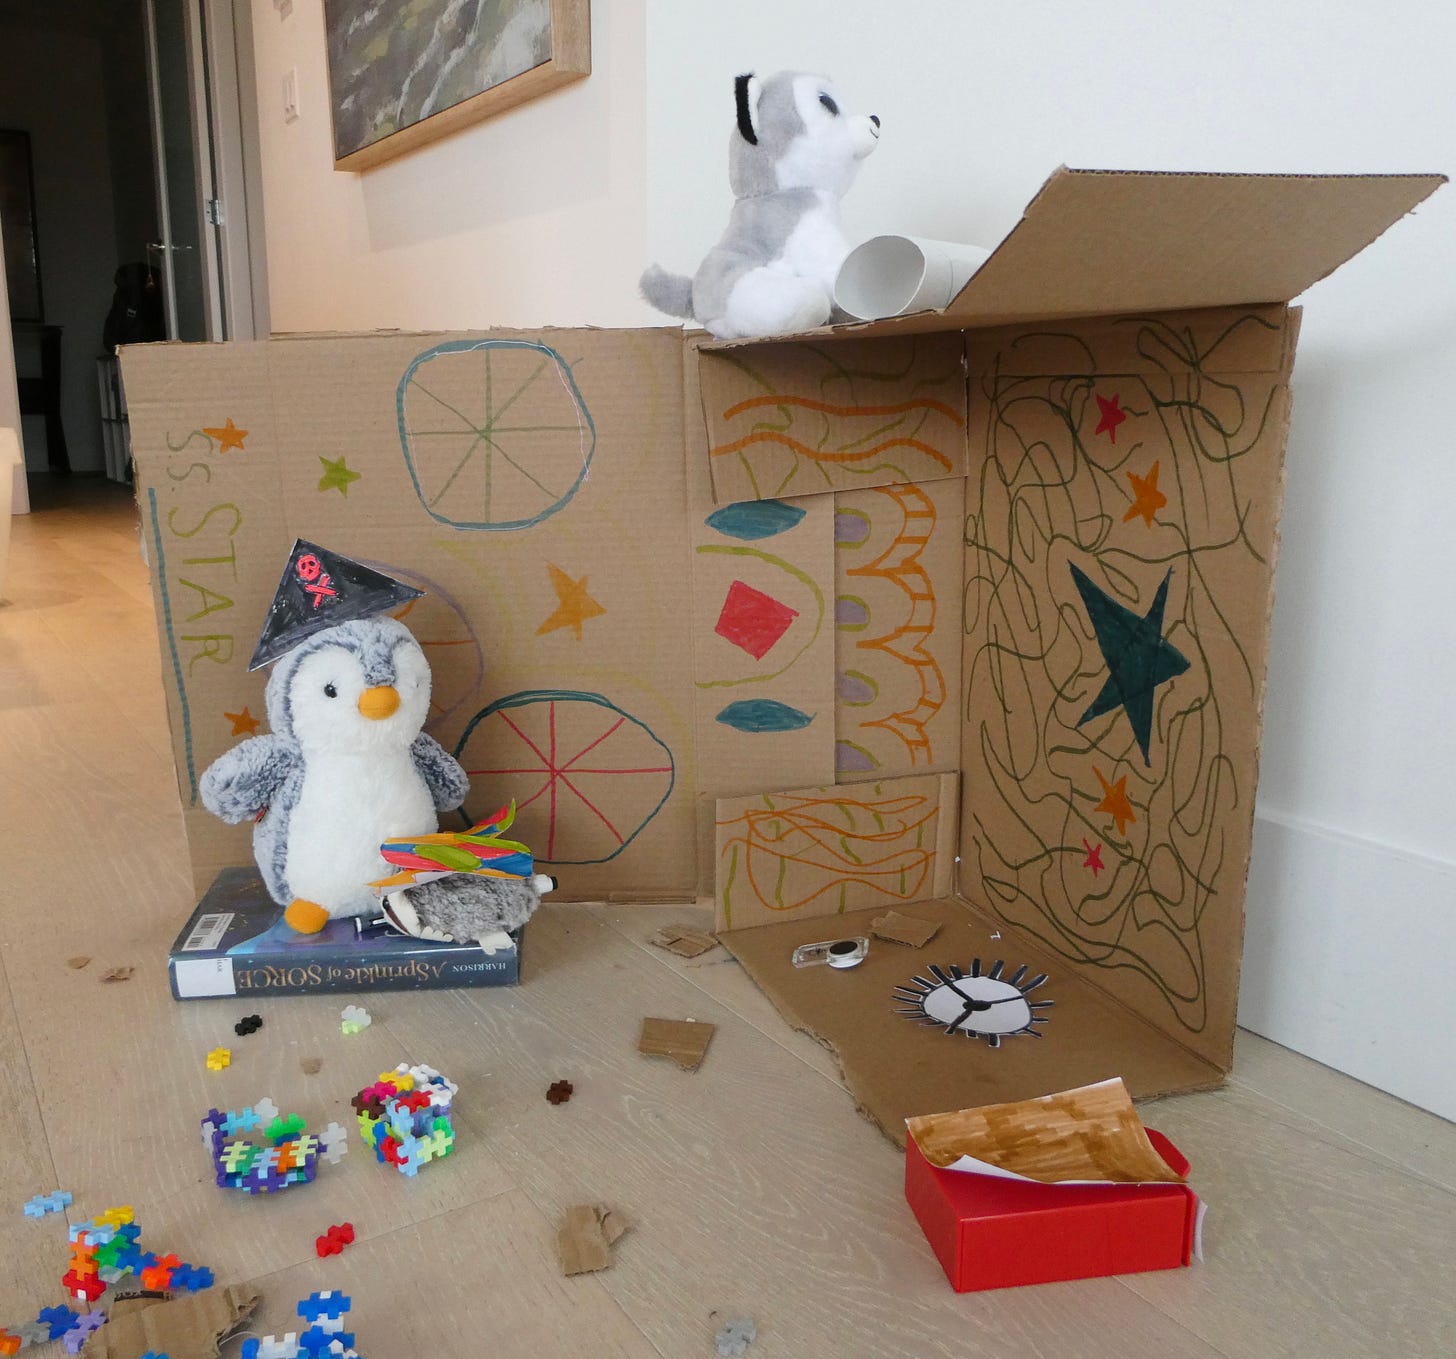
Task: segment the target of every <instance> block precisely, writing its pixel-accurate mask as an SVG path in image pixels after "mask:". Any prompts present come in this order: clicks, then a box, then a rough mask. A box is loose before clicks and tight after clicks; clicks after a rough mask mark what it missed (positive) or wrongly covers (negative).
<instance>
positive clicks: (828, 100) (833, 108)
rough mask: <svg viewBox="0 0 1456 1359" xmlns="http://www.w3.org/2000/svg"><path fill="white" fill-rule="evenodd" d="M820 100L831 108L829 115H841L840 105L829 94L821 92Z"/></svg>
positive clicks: (834, 116)
mask: <svg viewBox="0 0 1456 1359" xmlns="http://www.w3.org/2000/svg"><path fill="white" fill-rule="evenodd" d="M819 102H820V103H821V104H823V105H824V107H825V108H827V109H828V110H829V116H830V117H831V118H838V117H839V105H838V104H836V103H835V102H834V100H833V99H831V98H830V97H829V96H828V95H827V94H821V95H820V96H819Z"/></svg>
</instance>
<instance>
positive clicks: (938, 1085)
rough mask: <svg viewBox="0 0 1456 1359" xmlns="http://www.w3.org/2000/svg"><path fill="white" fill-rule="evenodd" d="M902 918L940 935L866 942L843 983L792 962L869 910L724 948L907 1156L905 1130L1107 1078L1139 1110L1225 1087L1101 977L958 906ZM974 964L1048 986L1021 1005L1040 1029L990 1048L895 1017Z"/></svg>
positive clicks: (789, 925)
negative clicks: (918, 942) (1115, 1080)
mask: <svg viewBox="0 0 1456 1359" xmlns="http://www.w3.org/2000/svg"><path fill="white" fill-rule="evenodd" d="M906 911H907V913H908V914H911V915H916V916H922V917H924V918H926V919H933V920H938V921H940V922H941V929H940V932H939V933H938V934H937V935H936V936H935V938H934V939H932V940H931V941H930V943H928V944H926V945H925V946H924V947H923V948H919V949H911V948H906V947H904V946H902V945H899V944H886V943H880V942H877V941H874V940H872V941H871V943H870V949H869V953H868V954H867V955H866V957H865V960H864V961H863V962H862V963H861V964H860V965H859V966H858V967H856V968H853V969H851V970H848V971H839V970H837V969H835V968H831V967H807V968H795V967H793V966H792V965H791V963H790V962H789V958H790V956H791V954H792V953H793V951H794V949H796V948H797V947H798V946H799V945H800V944H809V943H815V942H817V941H819V940H823V939H826V938H831V937H844V936H849V935H858V934H868V933H869V926H870V921H871V920H872V919H873V918H874V917H875V916H876V915H878V914H879V909H878V908H871V909H869V910H863V911H855V912H851V913H849V914H847V915H843V916H836V917H835V918H834V919H833V921H832V922H831V921H826V920H824V919H823V918H812V919H787V920H780V921H778V922H777V923H775V924H770V925H760V926H757V927H756V928H750V929H735V930H729V931H727V932H725V933H723V934H721V935H720V936H719V937H720V939H721V941H722V943H723V944H724V945H725V946H726V947H727V948H728V949H729V950H730V951H731V952H732V953H733V955H734V956H735V957H736V958H738V960H739V961H740V962H741V963H742V964H743V966H744V968H745V969H746V970H747V972H748V974H749V976H751V977H752V978H753V980H754V981H755V982H756V983H757V984H758V985H759V986H760V987H761V988H762V989H763V990H764V991H765V992H766V993H767V994H768V996H769V998H770V999H771V1000H772V1001H773V1003H774V1005H775V1006H776V1007H777V1008H778V1010H779V1012H780V1013H781V1014H782V1015H783V1016H784V1018H785V1019H786V1020H787V1021H788V1022H789V1023H790V1024H792V1025H793V1026H794V1027H795V1028H797V1029H803V1030H804V1031H806V1032H808V1033H811V1034H813V1035H814V1036H815V1037H816V1038H818V1039H819V1040H820V1041H821V1042H823V1043H826V1044H828V1045H829V1046H830V1047H831V1048H833V1049H834V1052H835V1055H836V1056H837V1057H838V1058H839V1063H840V1065H841V1067H842V1068H843V1069H844V1076H845V1081H846V1083H847V1084H848V1085H849V1088H850V1091H851V1092H852V1093H853V1095H854V1097H855V1099H856V1101H857V1102H858V1103H859V1106H860V1108H861V1109H862V1110H863V1111H864V1112H865V1113H866V1114H867V1115H868V1116H869V1117H870V1118H871V1119H873V1120H874V1122H875V1123H876V1124H878V1125H879V1127H880V1129H881V1130H882V1131H883V1132H884V1133H885V1135H886V1136H887V1137H889V1138H891V1139H892V1140H893V1141H894V1142H896V1143H897V1144H898V1145H900V1146H904V1144H905V1120H906V1119H907V1118H912V1117H916V1116H919V1115H922V1114H935V1113H941V1112H944V1111H945V1110H946V1109H959V1108H970V1107H973V1106H980V1105H985V1104H1002V1103H1007V1102H1010V1101H1012V1100H1022V1099H1031V1098H1033V1097H1035V1096H1038V1095H1044V1094H1046V1093H1047V1092H1049V1091H1053V1090H1065V1089H1068V1088H1070V1087H1073V1086H1078V1085H1090V1084H1092V1083H1093V1082H1095V1081H1101V1080H1107V1079H1109V1078H1111V1077H1113V1076H1121V1077H1122V1079H1123V1081H1124V1083H1125V1084H1126V1085H1127V1088H1128V1090H1129V1091H1130V1092H1131V1093H1132V1095H1133V1097H1134V1098H1136V1099H1143V1098H1147V1097H1150V1096H1153V1095H1162V1094H1171V1093H1174V1092H1177V1091H1184V1090H1201V1089H1208V1088H1210V1087H1213V1086H1216V1085H1219V1084H1220V1083H1221V1082H1222V1079H1223V1077H1222V1075H1221V1073H1220V1072H1219V1070H1218V1068H1217V1067H1215V1066H1214V1065H1213V1064H1212V1063H1210V1062H1208V1061H1206V1060H1204V1059H1203V1058H1201V1057H1198V1056H1196V1055H1195V1054H1193V1053H1192V1052H1190V1051H1189V1050H1188V1049H1187V1048H1186V1047H1184V1046H1183V1045H1182V1044H1180V1043H1178V1042H1177V1041H1175V1040H1174V1039H1173V1038H1171V1037H1169V1036H1168V1035H1167V1034H1165V1033H1163V1032H1161V1031H1160V1030H1159V1028H1158V1027H1157V1026H1155V1025H1153V1024H1150V1023H1149V1022H1148V1021H1146V1020H1144V1019H1142V1018H1140V1017H1138V1016H1137V1015H1134V1014H1133V1013H1132V1012H1131V1011H1130V1010H1128V1009H1126V1008H1125V1007H1124V1006H1122V1005H1119V1004H1118V1003H1117V1002H1116V1001H1114V1000H1111V999H1109V998H1108V996H1107V994H1106V993H1105V992H1104V991H1102V990H1101V989H1100V988H1099V987H1098V986H1097V985H1096V984H1095V983H1096V981H1097V980H1098V979H1097V978H1096V977H1092V978H1090V979H1088V978H1087V977H1086V976H1085V975H1079V973H1078V970H1077V969H1075V968H1073V967H1070V966H1068V965H1067V964H1066V963H1065V962H1064V961H1062V960H1059V959H1057V958H1055V957H1054V956H1052V955H1050V954H1049V953H1048V952H1047V951H1045V950H1043V949H1042V948H1041V947H1040V946H1039V945H1037V944H1036V942H1035V941H1033V940H1029V939H1028V938H1027V937H1026V936H1025V935H1023V934H1022V933H1021V932H1020V931H1017V930H1013V929H1010V928H1008V927H1006V926H1004V925H1000V924H998V922H996V921H993V920H992V919H990V918H989V917H987V916H984V915H982V914H980V913H979V912H977V911H974V910H971V909H968V908H966V907H965V905H964V904H963V903H960V902H955V901H917V902H915V903H914V904H913V905H911V906H909V907H907V908H906ZM830 925H832V932H831V931H830V930H829V929H828V928H826V927H828V926H830ZM976 960H979V962H980V967H979V969H978V970H979V971H981V972H982V973H986V972H989V971H990V970H991V969H992V968H994V967H995V964H996V963H997V962H998V961H999V962H1001V963H1002V964H1003V967H1002V969H1001V972H1002V975H1003V976H1006V977H1011V976H1014V975H1016V973H1017V971H1018V970H1019V969H1021V968H1022V967H1025V968H1026V969H1027V971H1026V973H1025V974H1024V976H1025V978H1026V980H1029V979H1031V978H1034V977H1035V976H1039V975H1041V974H1042V973H1045V974H1047V980H1046V982H1045V983H1044V984H1043V985H1041V986H1039V987H1037V988H1036V989H1035V990H1034V991H1031V992H1030V993H1029V994H1030V996H1031V997H1033V998H1035V997H1040V998H1042V999H1044V1000H1049V1001H1051V1002H1052V1004H1051V1006H1050V1007H1049V1008H1048V1009H1045V1010H1043V1011H1041V1013H1042V1014H1043V1015H1045V1016H1047V1022H1046V1023H1045V1024H1040V1025H1038V1026H1037V1027H1036V1029H1035V1030H1033V1032H1031V1033H1016V1034H1013V1035H1011V1036H1008V1037H1004V1038H1002V1039H1001V1042H1000V1045H999V1046H998V1047H996V1048H992V1047H990V1046H989V1044H987V1043H986V1042H985V1041H983V1040H982V1039H979V1038H968V1037H967V1036H966V1035H965V1034H964V1033H961V1032H956V1033H947V1032H945V1029H944V1027H943V1026H941V1025H928V1024H917V1023H914V1022H912V1020H911V1019H909V1018H906V1017H905V1016H904V1015H902V1014H900V1013H899V1010H900V1009H902V1008H904V1007H903V1005H902V1003H901V1002H900V1001H899V1000H898V999H897V997H896V989H897V988H899V987H906V986H908V987H910V989H912V990H915V989H923V988H920V987H918V986H917V983H916V982H915V978H917V977H919V978H924V979H925V981H926V982H927V983H929V984H931V985H934V984H935V983H936V978H935V976H934V974H933V973H932V972H931V970H930V969H931V967H932V966H936V967H940V968H941V969H942V970H948V969H949V968H951V967H960V968H961V969H963V970H964V971H966V972H967V973H969V972H970V970H971V968H972V966H973V963H974V962H975V961H976ZM1026 980H1023V981H1022V982H1021V985H1023V986H1024V985H1026ZM1018 989H1019V988H1018ZM1038 1033H1039V1034H1040V1037H1036V1036H1034V1034H1038Z"/></svg>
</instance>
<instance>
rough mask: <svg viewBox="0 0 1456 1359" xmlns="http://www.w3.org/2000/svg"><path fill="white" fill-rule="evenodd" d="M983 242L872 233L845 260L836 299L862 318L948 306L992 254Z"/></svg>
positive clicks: (836, 280)
mask: <svg viewBox="0 0 1456 1359" xmlns="http://www.w3.org/2000/svg"><path fill="white" fill-rule="evenodd" d="M990 254H991V252H990V251H989V250H982V249H981V247H980V246H978V245H957V244H956V243H955V242H953V241H928V240H925V239H923V238H922V237H920V236H872V237H870V239H869V240H867V241H866V242H865V243H864V244H863V245H858V246H856V247H855V248H854V249H853V250H851V251H850V252H849V254H848V255H847V256H846V257H845V260H844V263H843V264H841V265H840V266H839V275H838V277H837V278H836V279H835V281H834V302H835V305H836V306H837V307H838V308H839V309H840V310H841V311H843V312H845V313H847V314H848V315H850V316H853V317H854V318H855V319H856V320H859V321H878V320H880V319H881V318H882V317H886V316H905V315H908V314H909V313H910V312H916V311H935V310H938V309H939V308H941V307H945V306H948V305H949V304H950V300H951V298H953V297H954V296H955V295H956V294H957V293H958V292H960V290H961V289H962V288H964V287H965V286H966V283H967V282H968V281H969V280H970V277H971V275H972V274H974V273H975V272H976V270H977V269H979V268H980V267H981V265H982V264H984V263H985V262H986V260H987V258H988V257H989V256H990Z"/></svg>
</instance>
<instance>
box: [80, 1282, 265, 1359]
mask: <svg viewBox="0 0 1456 1359" xmlns="http://www.w3.org/2000/svg"><path fill="white" fill-rule="evenodd" d="M260 1297H261V1294H260V1293H259V1292H258V1290H257V1289H256V1288H253V1287H252V1286H251V1285H249V1284H233V1285H230V1286H228V1287H226V1288H218V1289H209V1290H207V1291H206V1292H203V1293H189V1294H186V1295H184V1296H181V1297H174V1298H170V1299H166V1300H162V1299H157V1298H137V1299H134V1300H131V1301H128V1300H125V1299H119V1300H118V1301H117V1302H116V1303H114V1304H113V1305H112V1308H111V1313H110V1321H109V1322H108V1324H107V1325H105V1326H103V1327H102V1328H101V1329H100V1330H99V1331H98V1332H96V1334H95V1335H93V1336H92V1337H91V1340H90V1343H89V1344H87V1346H86V1353H87V1354H88V1355H90V1356H93V1359H137V1356H138V1355H140V1354H144V1353H145V1352H147V1351H148V1350H151V1351H153V1352H155V1353H157V1354H169V1355H171V1356H172V1359H214V1356H215V1355H216V1354H217V1353H218V1347H219V1345H220V1344H221V1343H222V1342H223V1341H224V1340H225V1339H227V1337H228V1336H231V1335H233V1334H235V1333H236V1331H237V1330H238V1328H239V1327H240V1326H242V1325H243V1323H244V1322H245V1321H246V1320H247V1318H248V1316H249V1315H250V1314H251V1313H252V1311H253V1309H254V1308H255V1307H257V1305H258V1299H259V1298H260Z"/></svg>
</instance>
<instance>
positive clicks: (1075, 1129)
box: [907, 1080, 1184, 1184]
mask: <svg viewBox="0 0 1456 1359" xmlns="http://www.w3.org/2000/svg"><path fill="white" fill-rule="evenodd" d="M907 1131H908V1132H909V1134H910V1136H911V1137H912V1138H914V1139H915V1145H916V1146H917V1147H919V1148H920V1154H921V1155H922V1156H924V1157H925V1159H926V1160H927V1161H929V1162H930V1164H931V1165H933V1166H939V1167H940V1168H941V1169H942V1170H944V1169H945V1168H946V1167H947V1166H951V1165H954V1164H955V1163H956V1162H957V1161H958V1160H959V1159H960V1158H961V1157H962V1156H969V1157H973V1158H974V1159H975V1160H977V1161H980V1162H983V1163H984V1164H986V1165H989V1166H995V1167H996V1168H997V1169H998V1170H1004V1171H1007V1172H1009V1173H1010V1174H1012V1175H1021V1176H1024V1177H1025V1178H1026V1179H1029V1180H1037V1181H1039V1182H1040V1183H1042V1184H1064V1183H1066V1182H1068V1181H1080V1182H1091V1183H1107V1184H1166V1183H1168V1182H1170V1181H1174V1180H1182V1179H1183V1178H1184V1176H1182V1175H1180V1174H1179V1173H1178V1172H1177V1171H1175V1170H1174V1169H1173V1167H1172V1166H1170V1165H1169V1164H1168V1163H1167V1162H1166V1161H1165V1160H1163V1158H1162V1157H1161V1156H1160V1155H1159V1154H1158V1152H1157V1151H1156V1150H1155V1149H1154V1147H1153V1144H1152V1142H1151V1141H1149V1140H1148V1134H1147V1130H1146V1129H1145V1128H1144V1127H1143V1122H1142V1119H1140V1118H1139V1117H1138V1116H1137V1110H1136V1109H1134V1108H1133V1107H1132V1100H1131V1099H1130V1098H1129V1096H1128V1093H1127V1087H1126V1086H1125V1085H1124V1084H1123V1083H1122V1082H1121V1081H1120V1080H1109V1081H1102V1082H1100V1083H1099V1084H1097V1085H1084V1086H1082V1087H1081V1088H1080V1089H1078V1090H1063V1091H1059V1092H1058V1093H1057V1094H1054V1095H1043V1096H1042V1097H1041V1098H1039V1099H1028V1100H1021V1101H1019V1102H1018V1103H1015V1104H994V1105H989V1106H987V1107H984V1108H980V1109H961V1110H959V1111H958V1112H956V1113H947V1114H929V1115H927V1116H926V1117H924V1118H912V1119H911V1120H910V1121H909V1123H908V1125H907Z"/></svg>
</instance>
